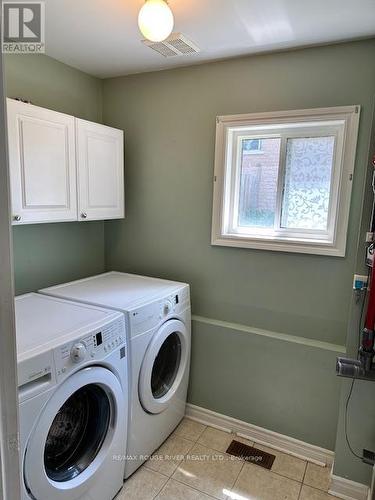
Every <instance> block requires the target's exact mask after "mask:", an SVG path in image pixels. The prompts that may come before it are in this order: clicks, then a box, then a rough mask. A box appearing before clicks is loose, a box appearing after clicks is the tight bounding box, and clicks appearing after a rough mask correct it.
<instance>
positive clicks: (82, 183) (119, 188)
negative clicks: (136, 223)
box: [76, 118, 124, 220]
mask: <svg viewBox="0 0 375 500" xmlns="http://www.w3.org/2000/svg"><path fill="white" fill-rule="evenodd" d="M76 140H77V165H78V207H79V208H78V218H79V220H94V219H96V220H97V219H116V218H122V217H124V146H123V145H124V133H123V131H122V130H117V129H114V128H111V127H106V126H104V125H99V124H97V123H93V122H88V121H86V120H80V119H78V118H76Z"/></svg>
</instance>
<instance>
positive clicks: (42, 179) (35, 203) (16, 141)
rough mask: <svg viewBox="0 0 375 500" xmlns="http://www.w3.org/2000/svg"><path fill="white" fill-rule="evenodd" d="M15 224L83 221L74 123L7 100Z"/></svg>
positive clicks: (72, 120)
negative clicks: (80, 209)
mask: <svg viewBox="0 0 375 500" xmlns="http://www.w3.org/2000/svg"><path fill="white" fill-rule="evenodd" d="M7 115H8V141H9V166H10V180H11V197H12V215H13V223H14V224H32V223H38V222H57V221H72V220H77V186H76V158H75V135H74V118H73V117H72V116H68V115H65V114H62V113H57V112H56V111H51V110H48V109H44V108H40V107H38V106H33V105H32V104H25V103H22V102H19V101H15V100H13V99H7Z"/></svg>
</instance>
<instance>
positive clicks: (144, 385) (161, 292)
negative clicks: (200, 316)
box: [41, 272, 191, 477]
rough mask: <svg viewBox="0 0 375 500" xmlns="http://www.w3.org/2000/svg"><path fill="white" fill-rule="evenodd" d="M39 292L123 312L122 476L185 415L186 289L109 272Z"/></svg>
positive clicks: (188, 342) (188, 336) (188, 319)
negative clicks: (125, 409) (126, 386)
mask: <svg viewBox="0 0 375 500" xmlns="http://www.w3.org/2000/svg"><path fill="white" fill-rule="evenodd" d="M41 293H44V294H49V295H53V296H57V297H63V298H66V299H70V300H75V301H81V302H85V303H88V304H95V305H99V306H102V307H106V308H112V309H116V310H118V311H123V312H124V313H125V315H126V321H127V329H128V334H129V342H130V354H129V362H130V373H131V376H130V386H131V389H130V400H129V403H130V419H129V427H128V448H127V461H126V465H125V477H129V476H130V475H131V474H132V473H133V472H134V471H135V470H136V469H137V468H138V467H139V466H140V465H141V464H142V463H143V462H144V461H145V460H146V459H147V457H148V456H149V455H150V454H151V453H153V452H154V451H155V450H156V449H157V448H158V447H159V446H160V445H161V444H162V443H163V441H164V440H165V439H166V438H167V437H168V436H169V435H170V434H171V432H172V431H173V430H174V429H175V428H176V426H177V425H178V423H179V422H180V421H181V419H182V418H183V416H184V414H185V405H186V394H187V388H188V380H189V367H190V345H191V326H190V323H191V312H190V294H189V285H187V284H184V283H179V282H174V281H167V280H161V279H156V278H149V277H145V276H137V275H133V274H125V273H118V272H110V273H106V274H102V275H99V276H94V277H92V278H87V279H83V280H80V281H75V282H72V283H67V284H65V285H58V286H55V287H52V288H47V289H44V290H41Z"/></svg>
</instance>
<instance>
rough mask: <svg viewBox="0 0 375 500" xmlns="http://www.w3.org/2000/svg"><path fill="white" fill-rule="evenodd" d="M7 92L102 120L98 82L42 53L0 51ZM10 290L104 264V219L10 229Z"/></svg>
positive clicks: (47, 282)
mask: <svg viewBox="0 0 375 500" xmlns="http://www.w3.org/2000/svg"><path fill="white" fill-rule="evenodd" d="M4 59H5V68H4V69H5V71H4V74H5V84H6V93H7V96H8V97H23V98H24V99H27V100H30V101H32V103H33V104H36V105H38V106H43V107H45V108H50V109H54V110H56V111H61V112H63V113H68V114H71V115H74V116H77V117H79V118H84V119H87V120H92V121H97V122H100V121H101V120H102V83H101V81H100V80H98V79H96V78H93V77H91V76H89V75H86V74H85V73H82V72H81V71H78V70H76V69H73V68H70V67H69V66H66V65H65V64H62V63H60V62H58V61H56V60H54V59H51V58H50V57H47V56H43V55H35V56H33V55H25V56H22V55H12V56H9V55H7V56H5V57H4ZM13 245H14V266H15V283H16V293H17V294H20V293H24V292H28V291H32V290H36V289H38V288H40V287H43V286H48V285H51V284H54V283H59V282H61V281H66V280H71V279H75V278H80V277H84V276H88V275H90V274H95V273H98V272H102V271H103V270H104V223H103V222H89V223H78V222H70V223H64V224H61V223H60V224H38V225H25V226H18V227H15V228H14V229H13Z"/></svg>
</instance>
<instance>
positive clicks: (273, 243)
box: [211, 235, 345, 257]
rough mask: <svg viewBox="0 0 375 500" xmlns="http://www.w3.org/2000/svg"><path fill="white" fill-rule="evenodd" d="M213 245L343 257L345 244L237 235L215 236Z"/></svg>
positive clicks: (212, 241)
mask: <svg viewBox="0 0 375 500" xmlns="http://www.w3.org/2000/svg"><path fill="white" fill-rule="evenodd" d="M211 244H212V245H214V246H225V247H237V248H251V249H255V250H270V251H273V252H287V253H305V254H313V255H327V256H332V257H345V245H341V246H339V245H337V244H336V245H335V244H333V243H329V242H323V241H317V240H311V241H305V240H304V241H298V240H291V239H286V238H285V239H280V238H272V237H269V238H265V237H263V238H248V237H241V236H240V237H239V236H230V235H229V236H222V235H221V236H217V235H214V236H213V237H212V240H211Z"/></svg>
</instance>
